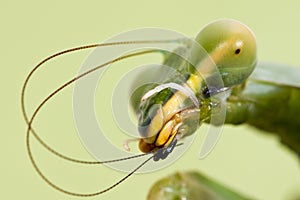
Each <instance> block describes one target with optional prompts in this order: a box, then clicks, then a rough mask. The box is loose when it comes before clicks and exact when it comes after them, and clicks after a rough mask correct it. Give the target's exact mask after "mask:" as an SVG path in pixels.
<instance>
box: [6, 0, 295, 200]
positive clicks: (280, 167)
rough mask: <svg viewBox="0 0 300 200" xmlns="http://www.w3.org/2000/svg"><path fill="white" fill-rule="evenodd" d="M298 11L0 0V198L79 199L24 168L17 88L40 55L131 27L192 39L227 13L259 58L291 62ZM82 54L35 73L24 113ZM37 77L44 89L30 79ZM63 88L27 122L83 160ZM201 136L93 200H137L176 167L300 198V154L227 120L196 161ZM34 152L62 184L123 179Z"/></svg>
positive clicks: (259, 5) (91, 186)
mask: <svg viewBox="0 0 300 200" xmlns="http://www.w3.org/2000/svg"><path fill="white" fill-rule="evenodd" d="M278 2H279V3H278ZM299 9H300V3H299V1H296V0H294V1H293V0H286V1H277V2H275V1H260V0H253V1H247V2H246V1H233V0H226V1H220V0H219V1H216V0H213V1H196V0H194V1H169V0H165V1H136V0H134V1H115V0H111V1H80V2H75V1H56V0H52V1H33V0H29V1H1V8H0V20H1V39H0V40H1V43H0V44H1V48H0V49H1V54H0V55H1V59H0V63H1V68H2V70H3V72H2V73H1V85H0V87H1V91H2V94H3V95H2V98H1V126H2V131H1V132H2V139H1V158H2V162H1V165H0V169H1V170H0V171H1V179H0V180H1V181H0V183H1V194H0V198H1V199H21V198H22V199H29V198H30V199H38V198H43V199H78V198H76V197H72V196H67V195H65V194H62V193H60V192H58V191H55V190H54V189H52V188H51V187H49V186H47V185H46V184H45V183H44V182H43V181H42V180H41V179H40V178H39V177H38V176H37V173H36V172H35V171H34V170H33V167H32V166H31V164H30V162H29V159H28V156H27V154H26V148H25V130H26V126H25V123H24V121H23V118H22V114H21V109H20V93H21V86H22V84H23V82H24V80H25V77H26V75H27V73H29V71H30V69H31V68H32V67H33V66H34V65H35V64H36V63H37V62H39V61H40V60H42V59H43V58H45V57H46V56H48V55H50V54H52V53H55V52H57V51H59V50H62V49H66V48H70V47H75V46H80V45H84V44H90V43H95V42H100V41H103V40H105V39H107V38H108V37H110V36H112V35H114V34H118V33H119V32H122V31H126V30H130V29H134V28H139V27H161V28H168V29H173V30H177V31H179V32H182V33H184V34H186V35H189V36H191V37H192V36H194V35H196V34H197V32H198V31H199V30H200V29H201V28H202V27H203V26H204V25H205V24H207V23H208V22H210V21H212V20H215V19H218V18H234V19H237V20H240V21H242V22H244V23H245V24H247V25H248V26H249V27H250V28H251V29H252V30H253V31H254V33H255V34H256V37H257V42H258V50H259V59H260V60H265V61H272V62H281V63H287V64H291V65H298V66H300V61H299V49H298V47H299V44H300V38H299V35H300V26H299V19H300V12H299ZM87 54H88V52H86V53H83V54H80V53H79V54H78V55H77V54H75V55H71V56H66V57H64V58H63V59H61V60H59V61H53V62H51V64H49V65H47V67H45V69H43V70H41V71H39V72H38V73H37V74H36V76H35V78H34V80H33V81H32V82H31V83H30V90H29V91H28V93H27V94H28V96H27V98H26V104H27V106H28V111H29V113H31V112H32V109H33V108H34V107H35V106H36V104H37V103H38V102H40V100H41V99H42V97H43V96H45V95H47V94H49V92H50V91H51V90H53V89H54V88H55V87H57V86H58V85H59V84H61V83H63V82H64V81H66V80H69V79H70V77H72V76H74V75H75V74H76V72H77V70H78V67H79V65H80V63H81V62H82V61H83V59H84V58H85V56H86V55H87ZM41 81H44V82H43V85H41V84H39V83H40V82H41ZM71 92H72V88H70V89H68V90H66V92H65V94H61V95H59V96H58V98H57V99H55V100H57V101H55V100H53V101H51V102H49V105H48V106H49V107H47V108H46V109H45V111H44V113H42V114H41V117H40V118H39V119H38V123H35V124H34V125H35V127H36V129H37V130H38V131H40V132H41V135H42V137H43V138H44V139H45V140H46V141H48V142H49V143H50V144H51V145H52V146H54V148H55V149H58V150H60V151H62V152H64V153H65V154H68V155H72V156H75V157H79V158H87V159H88V158H89V156H88V155H87V153H86V152H85V150H84V148H83V147H82V146H81V144H80V141H79V140H78V138H77V136H76V133H75V132H74V131H75V128H74V127H73V118H72V110H71V105H72V100H71V99H70V94H71ZM64 95H65V96H64ZM72 127H73V128H72ZM200 132H201V131H200ZM203 139H204V136H203V134H199V133H198V135H197V138H196V141H195V142H194V144H193V146H192V147H191V148H190V149H189V151H188V152H187V153H186V154H185V155H184V156H183V157H182V158H180V159H179V160H178V161H177V162H176V163H174V164H173V165H172V166H170V167H167V168H164V169H163V170H160V171H157V172H154V173H149V174H140V175H135V176H133V177H131V178H130V179H129V180H127V181H125V183H123V184H121V185H120V186H118V187H117V188H115V189H114V190H112V191H110V192H108V193H106V194H104V195H102V196H98V197H94V198H93V199H120V198H126V199H145V198H146V194H147V192H148V190H149V188H150V186H151V185H152V184H153V183H154V182H155V181H156V180H157V179H158V178H160V177H162V176H165V175H167V174H169V173H173V172H174V171H176V170H184V169H197V170H200V171H201V172H203V173H204V174H206V175H208V176H210V177H213V178H214V179H216V180H218V181H220V182H222V183H225V184H226V185H228V186H229V187H231V188H233V189H235V190H237V191H240V192H241V193H244V194H246V195H248V196H252V197H256V198H257V199H265V200H266V199H272V200H283V199H287V200H289V199H294V198H295V197H296V196H297V195H300V191H299V188H300V170H299V169H300V168H299V160H298V159H297V158H296V156H295V155H294V154H292V153H291V152H290V151H289V150H287V149H286V148H284V147H282V146H281V145H280V144H279V143H278V141H277V139H276V138H275V137H273V136H270V135H264V134H261V133H258V131H256V130H253V129H251V128H249V127H247V126H241V127H230V126H227V127H225V128H224V131H223V134H222V136H221V139H220V141H219V142H218V144H217V146H216V148H215V149H214V151H213V152H212V153H211V154H210V155H209V156H208V157H207V158H205V159H204V160H199V159H198V155H199V150H200V145H201V143H202V141H203ZM33 148H34V153H35V155H36V157H37V160H38V162H39V163H40V164H41V168H42V169H43V170H44V171H45V173H46V175H47V176H49V177H50V178H51V179H52V180H54V181H56V182H57V183H59V184H60V185H61V186H63V187H66V188H67V189H70V190H74V191H81V192H93V191H95V190H97V188H102V187H105V186H106V185H109V184H110V183H113V182H114V181H116V180H117V179H118V178H120V177H121V176H124V174H121V173H118V172H114V171H110V170H108V169H106V168H104V167H99V166H93V167H85V166H82V165H78V164H77V165H76V164H71V163H68V162H64V161H61V160H59V159H57V158H55V157H53V156H51V155H49V153H48V152H46V151H44V150H43V149H41V148H40V147H39V145H36V143H34V142H33ZM129 191H130V192H129ZM297 192H298V193H297Z"/></svg>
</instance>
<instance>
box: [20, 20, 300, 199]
mask: <svg viewBox="0 0 300 200" xmlns="http://www.w3.org/2000/svg"><path fill="white" fill-rule="evenodd" d="M194 41H195V42H196V44H195V43H192V44H190V43H189V42H186V43H185V42H183V45H182V46H181V47H180V48H178V49H175V50H174V52H167V51H164V50H151V49H150V50H145V51H142V52H134V53H128V54H125V55H123V56H120V57H118V58H116V59H113V60H111V61H108V62H107V63H104V64H102V65H99V66H97V67H95V68H92V69H91V70H88V71H86V72H84V73H82V74H79V75H78V76H76V77H74V78H73V79H71V80H70V81H68V82H66V83H65V84H63V85H62V86H61V87H59V88H58V89H57V90H55V91H54V92H53V93H51V94H50V95H49V96H47V97H46V98H45V99H44V100H43V101H42V103H40V104H39V106H38V107H37V108H36V110H35V112H34V113H33V115H32V116H31V117H29V116H28V114H27V112H26V108H25V101H24V97H25V93H26V89H27V86H28V81H29V80H30V78H31V77H32V75H33V74H34V73H35V71H36V70H38V69H39V68H40V67H41V66H42V65H43V64H44V63H45V62H48V61H49V60H51V59H53V58H55V57H58V56H61V55H64V54H67V53H70V52H74V51H78V50H82V49H89V48H95V47H104V46H112V45H130V44H143V43H164V42H166V43H167V42H169V41H163V40H161V41H159V40H156V41H153V40H152V41H129V42H128V41H125V42H114V43H103V44H95V45H88V46H83V47H78V48H73V49H69V50H65V51H62V52H59V53H57V54H54V55H52V56H49V57H48V58H46V59H44V60H43V61H42V62H40V63H39V64H38V65H37V66H36V67H35V68H34V69H33V70H32V71H31V72H30V73H29V75H28V76H27V78H26V80H25V83H24V85H23V89H22V97H21V104H22V111H23V115H24V119H25V122H26V123H27V125H28V128H27V137H26V145H27V151H28V154H29V158H30V160H31V162H32V164H33V166H34V168H35V170H36V171H37V172H38V174H39V175H40V176H41V177H42V179H44V180H45V181H46V182H47V183H48V184H49V185H50V186H52V187H53V188H55V189H57V190H59V191H61V192H63V193H66V194H69V195H73V196H83V197H86V196H96V195H99V194H102V193H105V192H107V191H109V190H111V189H112V188H114V187H115V186H117V185H118V184H120V183H121V182H123V181H124V180H125V179H127V178H128V177H129V176H130V175H132V174H133V173H135V172H136V171H138V170H139V169H140V168H141V167H142V166H144V165H145V164H146V163H147V162H148V161H150V160H151V159H153V160H154V161H155V162H160V160H165V159H167V158H168V156H169V154H171V153H172V151H173V150H174V148H175V147H177V146H178V145H181V144H179V142H180V141H182V140H183V139H184V138H186V137H188V136H190V135H193V134H194V133H195V131H196V130H197V129H198V128H199V127H201V124H202V123H210V124H212V125H214V126H220V125H223V124H244V123H246V124H249V125H251V126H254V127H256V128H258V129H261V130H265V131H267V132H271V133H274V134H276V135H278V136H279V137H280V139H281V141H282V142H283V143H284V144H286V145H287V146H289V147H290V148H291V149H292V150H293V151H294V152H295V153H296V154H300V135H299V134H298V130H299V128H300V119H299V117H298V114H300V105H299V103H298V99H299V98H300V87H299V85H300V82H299V81H298V79H297V75H299V74H300V70H298V69H297V68H293V67H286V68H284V67H283V66H280V65H269V64H264V63H258V61H257V50H256V39H255V36H254V34H253V33H252V31H251V30H250V29H249V28H248V27H247V26H245V25H244V24H242V23H240V22H238V21H235V20H231V19H224V20H217V21H215V22H212V23H210V24H208V25H207V26H206V27H204V28H203V29H202V31H200V33H199V34H198V35H197V36H196V38H195V40H194ZM171 42H174V40H173V41H171ZM175 42H176V41H175ZM199 46H200V47H199ZM203 51H205V52H206V53H202V52H203ZM153 52H156V53H161V54H163V56H164V61H163V65H166V66H169V67H170V68H171V70H172V72H174V73H170V74H169V75H167V76H166V75H163V76H161V75H160V74H159V73H158V74H156V75H154V77H155V78H158V77H159V78H160V79H162V77H163V80H160V82H156V83H153V84H145V85H143V86H141V87H139V88H138V89H137V90H135V91H134V92H133V94H132V96H131V99H130V100H131V103H132V107H133V109H134V111H135V113H136V115H137V118H138V127H137V129H138V131H139V133H140V139H139V149H140V150H141V151H142V152H143V153H144V154H141V155H138V156H131V157H127V158H121V159H119V158H117V159H115V160H106V161H82V160H78V159H74V158H71V157H68V156H65V155H63V154H61V153H59V152H57V151H56V150H54V149H53V148H51V147H50V146H49V145H48V144H47V143H46V142H45V141H43V140H42V139H41V138H40V137H39V135H38V134H37V133H36V132H35V130H34V128H33V127H32V122H33V121H34V119H35V117H36V115H37V114H38V112H39V110H40V109H41V108H42V107H44V106H45V105H46V103H47V102H48V100H50V99H51V98H53V96H55V95H56V94H58V93H59V92H61V91H62V90H63V89H64V88H65V87H67V86H69V85H70V84H72V83H74V82H76V81H78V80H79V79H81V78H82V77H85V76H87V75H88V74H90V73H92V72H94V71H96V70H98V69H100V68H102V67H105V66H107V65H108V64H112V63H114V62H118V61H120V60H123V59H126V58H128V57H134V56H138V55H141V54H145V53H153ZM186 55H187V56H188V59H186V57H185V56H186ZM253 71H254V72H253ZM283 71H284V72H285V73H286V74H284V76H282V75H283V74H282V72H283ZM219 95H221V96H222V98H221V99H220V98H219ZM224 97H225V98H224ZM222 109H223V110H224V109H225V111H226V114H225V115H224V113H223V115H221V117H218V116H220V114H219V113H220V112H219V111H221V110H222ZM215 116H217V117H216V118H214V117H215ZM30 135H33V136H34V137H35V138H36V139H37V141H38V142H40V143H41V145H42V146H44V147H45V148H46V149H48V150H49V151H50V152H52V153H53V154H55V155H57V156H58V157H60V158H62V159H66V160H69V161H71V162H77V163H83V164H106V163H112V162H120V161H123V160H125V159H126V160H127V159H131V158H136V157H139V156H144V155H150V157H149V158H148V159H146V161H144V162H143V163H141V164H140V165H138V167H136V168H135V169H134V170H132V171H131V172H130V173H129V174H128V175H127V176H125V177H124V178H123V179H121V180H120V181H118V182H117V183H115V184H113V185H112V186H110V187H108V188H106V189H103V190H100V191H98V192H94V193H77V192H72V191H67V190H65V189H63V188H61V187H59V186H58V185H56V184H54V183H53V182H52V181H50V180H49V179H48V178H47V177H46V176H45V175H44V174H43V172H42V171H41V170H40V169H39V167H38V165H37V163H36V161H35V160H34V156H33V154H32V151H31V146H30Z"/></svg>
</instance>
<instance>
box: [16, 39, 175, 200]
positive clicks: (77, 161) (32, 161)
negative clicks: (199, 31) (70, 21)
mask: <svg viewBox="0 0 300 200" xmlns="http://www.w3.org/2000/svg"><path fill="white" fill-rule="evenodd" d="M154 42H174V40H172V41H171V40H169V41H166V40H165V41H131V42H116V43H105V44H94V45H88V46H82V47H77V48H73V49H68V50H65V51H62V52H59V53H56V54H53V55H52V56H49V57H47V58H46V59H44V60H43V61H41V62H40V63H39V64H38V65H37V66H36V67H34V68H33V69H32V70H31V72H30V73H29V75H28V76H27V77H26V80H25V82H24V84H23V87H22V94H21V107H22V113H23V116H24V119H25V121H26V123H27V125H28V127H27V133H26V147H27V152H28V155H29V158H30V161H31V163H32V165H33V167H34V168H35V170H36V171H37V173H38V174H39V176H40V177H41V178H42V179H43V180H44V181H45V182H46V183H47V184H48V185H50V186H52V187H53V188H55V189H56V190H58V191H61V192H63V193H65V194H69V195H73V196H81V197H89V196H96V195H99V194H102V193H105V192H107V191H109V190H111V189H113V188H114V187H116V186H117V185H119V184H120V183H122V182H123V181H125V180H126V179H127V178H128V177H130V176H131V175H132V174H134V173H135V172H136V171H137V170H138V169H140V168H141V167H142V166H143V165H145V164H146V163H147V162H148V161H149V160H151V159H152V158H153V156H151V157H150V158H148V159H146V160H145V161H144V162H142V163H141V164H140V165H138V166H137V167H136V168H135V169H134V170H133V171H132V172H130V173H129V174H127V175H126V176H125V177H123V178H122V179H120V180H119V181H117V182H116V183H115V184H113V185H111V186H109V187H108V188H106V189H104V190H101V191H98V192H95V193H76V192H70V191H67V190H65V189H63V188H61V187H59V186H58V185H56V184H54V183H53V182H52V181H50V180H49V179H48V178H47V177H46V176H45V175H44V174H43V173H42V171H41V170H40V169H39V167H38V165H37V164H36V161H35V159H34V157H33V154H32V151H31V146H30V133H32V134H33V135H34V137H35V138H36V139H37V140H38V142H39V143H40V144H41V145H42V146H43V147H45V148H46V149H47V150H49V151H50V152H52V153H53V154H55V155H57V156H58V157H60V158H62V159H65V160H69V161H72V162H76V163H83V164H104V163H109V162H119V161H123V160H128V159H132V158H137V157H141V156H145V155H148V154H150V153H153V152H150V153H148V154H140V155H136V156H131V157H126V158H121V159H115V160H108V161H82V160H78V159H74V158H71V157H68V156H65V155H63V154H61V153H59V152H58V151H56V150H54V149H53V148H51V147H50V146H49V145H47V143H45V142H44V141H43V140H42V139H41V138H40V137H39V136H38V134H37V133H36V132H35V131H34V130H33V128H32V127H31V124H32V123H33V121H34V119H35V117H36V115H37V114H38V112H39V110H40V109H41V108H42V107H43V106H44V105H45V104H46V102H47V101H49V100H50V99H51V98H52V97H53V96H54V95H56V94H57V93H58V92H60V91H61V90H63V89H64V88H66V87H67V86H69V85H70V84H71V83H73V82H75V81H76V80H78V79H80V78H82V77H84V76H86V75H88V74H90V73H92V72H94V71H96V70H98V69H100V68H102V67H105V66H107V65H108V64H112V63H114V62H117V61H120V60H123V59H126V58H129V57H133V56H137V55H142V54H146V53H152V52H161V51H159V50H147V51H142V52H137V53H131V54H128V55H125V56H121V57H118V58H116V59H113V60H111V61H108V62H106V63H104V64H102V65H99V66H97V67H95V68H93V69H91V70H88V71H87V72H85V73H82V74H80V75H78V76H76V77H74V78H73V79H71V80H70V81H68V82H66V83H65V84H63V85H61V86H60V87H59V88H57V89H56V90H55V91H54V92H52V93H51V94H50V95H48V96H47V97H46V98H45V99H44V100H43V101H42V102H41V103H40V104H39V106H38V107H37V108H36V109H35V111H34V113H33V115H32V117H31V118H30V120H28V116H27V113H26V110H25V100H24V97H25V91H26V88H27V84H28V82H29V79H30V78H31V77H32V75H33V74H34V72H35V71H36V70H37V69H39V68H40V67H41V66H42V64H44V63H46V62H47V61H49V60H51V59H53V58H55V57H58V56H60V55H63V54H66V53H70V52H74V51H77V50H82V49H88V48H93V47H99V46H108V45H118V44H137V43H154Z"/></svg>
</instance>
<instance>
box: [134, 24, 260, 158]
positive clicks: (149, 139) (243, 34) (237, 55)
mask: <svg viewBox="0 0 300 200" xmlns="http://www.w3.org/2000/svg"><path fill="white" fill-rule="evenodd" d="M195 40H196V42H198V43H199V44H200V45H201V46H202V47H203V48H204V49H205V50H206V52H207V57H203V56H201V57H199V56H197V55H199V54H197V51H196V50H194V49H191V51H192V52H191V57H192V58H191V59H192V60H194V63H193V64H196V65H197V66H191V64H189V63H187V61H183V60H182V58H181V57H180V56H178V55H176V54H167V55H166V58H165V61H164V64H165V65H167V66H171V67H173V68H175V69H176V70H177V71H178V72H179V74H180V75H182V76H181V78H182V80H181V81H178V74H175V75H174V76H171V77H168V78H167V80H165V83H168V84H170V83H173V84H178V82H179V84H180V85H181V86H186V87H188V88H189V89H190V90H191V91H192V92H193V93H194V95H195V97H196V98H197V100H198V101H199V105H198V106H197V107H196V108H195V107H193V106H191V108H186V107H184V106H182V105H181V103H180V102H186V101H187V99H188V98H189V96H188V95H184V94H183V92H182V90H178V91H176V92H174V93H172V89H173V88H165V89H163V90H157V91H155V89H152V90H150V93H151V96H149V95H148V94H149V87H146V89H145V93H146V94H143V93H140V94H143V95H144V96H143V97H140V98H138V97H135V99H134V100H135V101H137V102H133V103H140V104H139V107H136V106H135V108H136V110H137V113H138V116H139V127H141V128H139V130H140V134H141V135H142V137H143V139H141V140H140V149H141V151H143V152H149V151H153V150H154V149H156V148H161V147H165V146H168V145H169V144H170V143H171V141H172V140H173V139H174V137H175V136H177V137H178V138H182V137H185V136H187V135H190V134H192V133H193V132H195V130H196V129H197V125H198V124H195V123H192V122H191V120H192V121H195V116H199V120H198V122H200V123H201V122H203V121H207V120H209V116H210V115H211V107H212V104H211V98H213V96H214V95H215V94H217V93H221V92H224V90H230V89H231V88H232V87H235V86H236V85H239V84H242V83H243V82H244V81H245V80H246V79H247V78H248V77H249V75H250V74H251V73H252V71H253V70H254V68H255V66H256V63H257V60H256V40H255V37H254V35H253V33H252V32H251V31H250V29H249V28H248V27H246V26H245V25H243V24H241V23H240V22H237V21H234V20H219V21H216V22H213V23H211V24H209V25H207V26H206V27H205V28H204V29H203V30H202V31H201V32H200V33H199V34H198V35H197V37H196V39H195ZM191 48H193V47H191ZM183 51H184V50H183ZM185 51H189V49H185ZM206 59H211V60H212V62H213V63H214V64H215V65H216V66H217V68H218V70H219V73H220V76H221V78H222V80H223V85H222V86H220V87H213V88H212V89H210V88H208V87H207V85H206V82H205V78H203V76H205V75H203V74H201V73H199V71H198V69H200V70H202V71H204V73H205V72H207V73H208V74H209V73H210V70H211V69H210V68H211V67H212V66H210V64H209V63H208V62H207V61H206ZM203 69H204V70H203ZM158 87H161V86H158ZM153 90H154V91H153ZM145 96H146V97H145ZM138 99H142V101H141V102H139V101H138ZM191 113H192V114H191ZM185 124H188V126H185ZM181 127H185V129H184V131H183V130H182V129H181Z"/></svg>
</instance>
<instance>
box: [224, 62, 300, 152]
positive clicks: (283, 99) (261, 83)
mask: <svg viewBox="0 0 300 200" xmlns="http://www.w3.org/2000/svg"><path fill="white" fill-rule="evenodd" d="M299 75H300V70H299V68H297V67H289V66H284V65H278V64H268V63H260V64H258V66H257V69H256V70H255V71H254V73H253V75H252V76H251V77H250V78H249V79H248V80H247V81H246V82H245V83H243V84H241V85H238V86H235V87H234V88H233V89H232V92H231V95H230V97H229V98H228V99H227V109H226V112H227V113H226V120H225V122H226V123H228V124H243V123H247V124H249V125H252V126H254V127H256V128H258V129H261V130H264V131H267V132H270V133H273V134H276V135H278V136H279V137H280V139H281V141H282V142H283V143H284V144H286V145H287V146H289V147H290V148H291V149H292V150H293V151H295V152H296V153H297V154H298V155H300V134H299V133H300V132H299V130H300V118H299V115H300V103H299V99H300V86H299V78H298V77H299Z"/></svg>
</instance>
